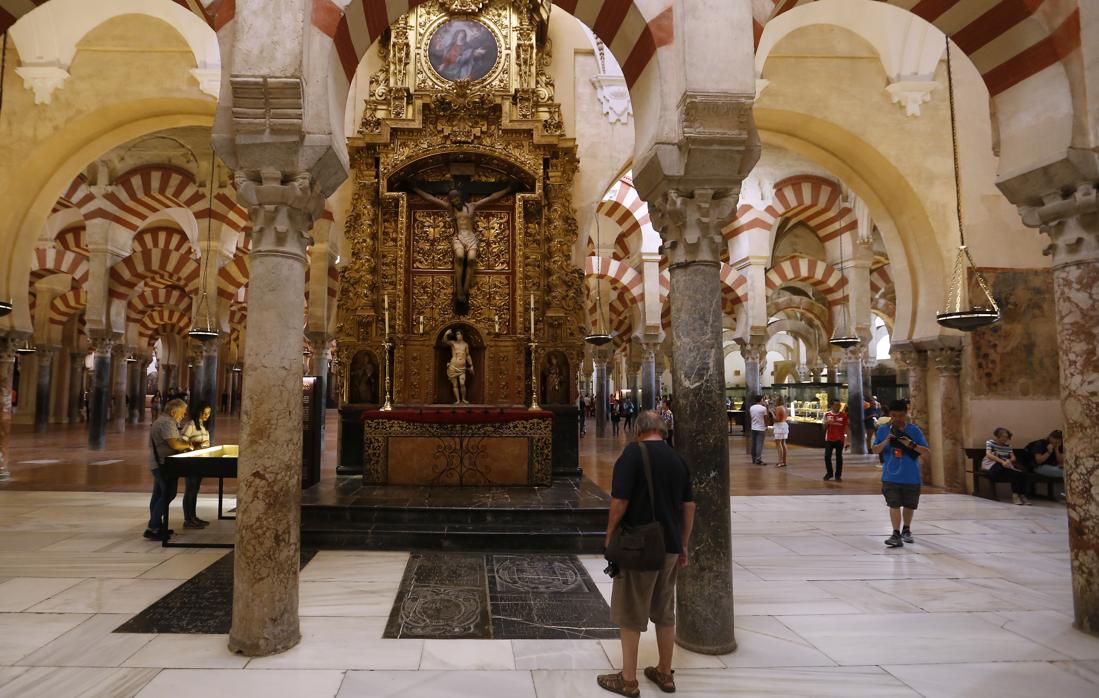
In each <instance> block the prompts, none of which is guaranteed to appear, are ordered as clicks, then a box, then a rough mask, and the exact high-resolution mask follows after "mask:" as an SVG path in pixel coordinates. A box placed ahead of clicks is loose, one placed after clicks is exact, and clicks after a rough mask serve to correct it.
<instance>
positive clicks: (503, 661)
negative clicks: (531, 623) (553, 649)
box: [420, 640, 549, 671]
mask: <svg viewBox="0 0 1099 698" xmlns="http://www.w3.org/2000/svg"><path fill="white" fill-rule="evenodd" d="M546 642H549V641H548V640H546ZM511 643H512V641H511V640H424V655H423V659H422V660H421V661H420V668H421V669H424V670H427V671H432V670H440V669H442V670H457V671H511V670H513V669H515V653H514V652H513V651H512V647H511Z"/></svg>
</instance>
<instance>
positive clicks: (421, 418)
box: [362, 406, 553, 424]
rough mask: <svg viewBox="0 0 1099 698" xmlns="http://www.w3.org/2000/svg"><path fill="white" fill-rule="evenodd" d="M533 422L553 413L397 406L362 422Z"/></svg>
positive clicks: (372, 412) (365, 415)
mask: <svg viewBox="0 0 1099 698" xmlns="http://www.w3.org/2000/svg"><path fill="white" fill-rule="evenodd" d="M532 419H553V413H552V412H548V411H546V410H528V409H526V408H523V407H454V406H438V407H434V406H432V407H394V408H393V409H392V410H389V411H388V412H383V411H381V410H369V411H367V412H363V415H362V420H363V422H373V421H377V420H393V421H401V422H415V423H418V424H502V423H508V422H525V421H528V420H532Z"/></svg>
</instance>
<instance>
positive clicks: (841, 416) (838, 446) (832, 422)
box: [824, 400, 850, 482]
mask: <svg viewBox="0 0 1099 698" xmlns="http://www.w3.org/2000/svg"><path fill="white" fill-rule="evenodd" d="M849 419H850V417H849V416H848V414H847V412H845V411H844V410H841V409H840V401H839V400H833V401H832V405H831V407H830V408H829V410H828V411H827V412H826V413H825V414H824V479H825V480H831V479H832V478H833V477H835V478H836V482H843V444H844V441H845V440H846V439H847V422H848V420H849ZM833 453H834V454H835V456H836V468H835V470H833V469H832V454H833Z"/></svg>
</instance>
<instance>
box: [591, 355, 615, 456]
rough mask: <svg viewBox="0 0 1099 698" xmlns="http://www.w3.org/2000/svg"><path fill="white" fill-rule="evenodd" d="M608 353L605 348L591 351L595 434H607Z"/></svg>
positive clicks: (608, 397)
mask: <svg viewBox="0 0 1099 698" xmlns="http://www.w3.org/2000/svg"><path fill="white" fill-rule="evenodd" d="M608 360H609V353H608V352H607V350H606V349H595V350H594V351H592V363H593V364H594V365H595V435H596V436H597V437H603V436H606V435H607V401H608V400H609V399H610V386H611V383H610V376H608V375H607V361H608Z"/></svg>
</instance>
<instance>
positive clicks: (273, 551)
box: [229, 170, 324, 656]
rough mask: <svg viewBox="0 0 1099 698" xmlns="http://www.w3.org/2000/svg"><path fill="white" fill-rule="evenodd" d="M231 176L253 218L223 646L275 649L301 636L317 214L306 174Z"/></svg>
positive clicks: (318, 205) (252, 651) (320, 206)
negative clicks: (309, 250) (307, 340)
mask: <svg viewBox="0 0 1099 698" xmlns="http://www.w3.org/2000/svg"><path fill="white" fill-rule="evenodd" d="M258 176H259V177H261V178H262V179H261V180H260V181H257V180H256V179H253V178H252V177H251V176H248V175H245V174H243V173H237V175H236V184H237V196H238V198H239V199H240V202H241V204H243V205H244V206H245V207H246V208H247V209H248V212H249V216H250V218H251V222H252V232H251V234H250V237H251V241H252V250H251V252H250V253H249V260H250V262H251V278H250V280H249V294H248V297H249V304H248V326H247V328H246V329H245V332H246V341H245V355H244V371H245V378H244V387H245V390H244V395H243V404H242V413H241V426H240V458H239V461H238V474H239V478H238V483H239V484H238V489H237V521H236V529H237V531H236V548H235V555H234V564H233V621H232V627H231V629H230V631H229V649H230V650H231V651H233V652H239V653H241V654H245V655H248V656H263V655H269V654H274V653H277V652H282V651H285V650H287V649H289V648H290V647H293V646H294V645H296V644H297V643H298V642H299V640H300V639H301V632H300V626H299V622H298V571H299V565H300V562H301V549H300V548H301V545H300V544H301V479H302V474H301V473H302V471H301V468H302V427H301V425H302V393H301V378H302V360H301V336H302V316H303V315H304V313H305V266H306V261H307V258H306V253H305V250H306V246H307V245H308V244H309V243H310V242H311V239H310V237H309V231H310V230H311V229H312V227H313V222H314V221H315V220H316V219H317V218H319V217H320V216H321V214H322V213H323V212H324V197H323V195H322V194H321V193H320V191H319V190H317V189H316V188H315V186H314V183H313V180H312V177H311V175H308V174H306V173H298V174H294V175H289V176H288V175H286V174H285V173H283V174H280V173H279V172H277V171H268V170H264V171H263V172H262V173H259V174H258Z"/></svg>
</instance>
